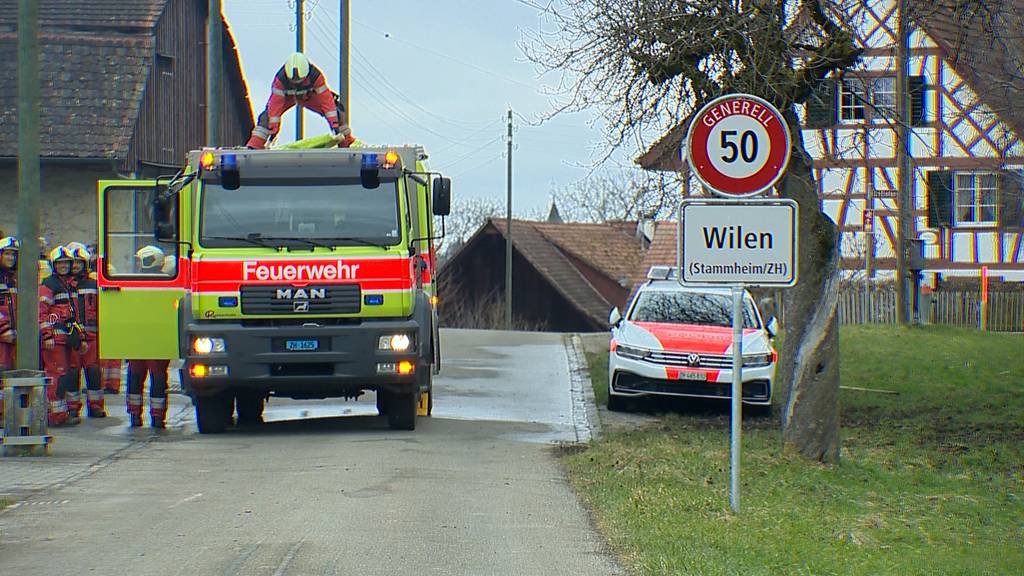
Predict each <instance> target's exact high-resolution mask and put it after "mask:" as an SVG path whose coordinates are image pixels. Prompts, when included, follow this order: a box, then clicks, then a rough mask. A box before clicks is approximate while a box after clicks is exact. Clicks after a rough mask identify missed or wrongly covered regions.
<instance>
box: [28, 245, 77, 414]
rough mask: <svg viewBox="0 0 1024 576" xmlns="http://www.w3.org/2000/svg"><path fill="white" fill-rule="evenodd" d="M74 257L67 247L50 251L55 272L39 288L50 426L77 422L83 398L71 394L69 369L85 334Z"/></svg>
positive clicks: (40, 332)
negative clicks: (74, 278) (74, 277)
mask: <svg viewBox="0 0 1024 576" xmlns="http://www.w3.org/2000/svg"><path fill="white" fill-rule="evenodd" d="M73 260H74V256H73V255H72V254H71V251H69V250H68V249H67V248H66V247H64V246H58V247H57V248H54V249H53V251H52V252H50V267H51V268H52V270H53V273H52V274H51V275H50V276H48V277H46V279H44V280H43V282H42V285H41V286H40V287H39V337H40V342H41V346H42V359H43V370H44V372H45V373H46V377H47V378H48V379H49V383H48V384H47V386H46V399H47V401H48V402H49V404H50V414H49V423H50V426H61V425H63V424H78V411H80V410H81V408H82V405H81V397H80V396H78V395H77V388H78V387H77V386H74V388H75V392H72V393H69V388H72V383H71V382H70V381H69V380H70V378H69V375H68V371H69V368H70V366H71V355H72V351H74V352H77V353H79V354H84V353H85V351H86V346H87V344H86V341H85V335H84V334H83V330H82V327H81V325H79V324H78V323H77V322H76V318H77V316H78V315H77V313H76V307H77V304H78V295H77V293H76V292H75V288H74V283H73V281H72V278H71V266H72V262H73Z"/></svg>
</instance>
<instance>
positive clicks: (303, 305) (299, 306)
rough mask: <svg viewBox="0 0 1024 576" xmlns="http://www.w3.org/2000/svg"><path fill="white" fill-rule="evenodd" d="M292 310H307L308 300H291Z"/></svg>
mask: <svg viewBox="0 0 1024 576" xmlns="http://www.w3.org/2000/svg"><path fill="white" fill-rule="evenodd" d="M292 311H293V312H309V300H302V301H299V302H292Z"/></svg>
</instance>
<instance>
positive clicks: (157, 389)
mask: <svg viewBox="0 0 1024 576" xmlns="http://www.w3.org/2000/svg"><path fill="white" fill-rule="evenodd" d="M135 265H136V270H137V271H138V272H139V273H140V274H146V275H151V276H161V275H163V274H164V273H163V270H162V269H163V266H164V251H163V250H161V249H160V248H158V247H156V246H152V245H151V246H143V247H142V248H140V249H139V251H138V252H136V253H135ZM139 337H144V335H143V334H139ZM169 367H170V361H169V360H128V394H127V398H126V400H127V401H128V415H129V417H130V420H131V426H132V427H135V428H137V427H139V426H142V388H143V386H144V385H145V383H146V376H147V375H148V376H149V417H150V425H151V426H152V427H153V428H164V426H165V424H164V421H165V418H166V417H167V368H169Z"/></svg>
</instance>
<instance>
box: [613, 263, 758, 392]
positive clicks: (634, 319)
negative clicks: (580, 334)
mask: <svg viewBox="0 0 1024 576" xmlns="http://www.w3.org/2000/svg"><path fill="white" fill-rule="evenodd" d="M647 277H648V281H647V282H646V283H645V284H643V285H642V286H641V287H640V288H639V290H638V291H637V293H636V296H635V297H634V298H633V301H632V303H631V304H630V306H629V309H628V310H627V312H626V315H625V317H623V316H622V315H621V313H620V312H619V309H618V308H615V309H613V310H612V312H611V315H610V316H609V318H608V322H609V324H611V325H612V339H611V347H610V353H609V355H608V409H609V410H613V411H624V410H627V409H628V407H629V403H628V400H629V399H630V398H636V397H641V396H686V397H695V398H721V399H728V398H729V397H730V396H731V390H732V294H731V291H730V289H729V288H691V287H684V286H682V285H680V284H679V282H678V281H677V280H676V279H675V268H669V267H654V268H651V270H650V272H648V275H647ZM776 330H777V323H776V322H775V319H774V318H771V319H769V320H768V321H767V322H766V321H765V320H764V319H762V317H761V313H760V311H759V310H758V309H757V305H756V303H755V302H754V299H753V298H752V297H751V296H750V294H749V293H747V292H745V293H744V296H743V373H742V376H743V395H742V399H743V403H744V404H748V405H754V406H760V407H762V408H760V410H762V411H764V410H768V409H769V407H770V406H771V402H772V384H773V382H774V379H775V364H776V361H777V359H778V354H777V353H776V351H775V349H774V348H773V347H772V338H774V336H775V333H776Z"/></svg>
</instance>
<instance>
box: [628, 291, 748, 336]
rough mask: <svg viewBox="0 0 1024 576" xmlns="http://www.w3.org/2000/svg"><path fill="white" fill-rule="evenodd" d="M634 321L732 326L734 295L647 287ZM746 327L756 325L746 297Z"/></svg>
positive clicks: (635, 306) (744, 322)
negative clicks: (648, 288) (650, 288)
mask: <svg viewBox="0 0 1024 576" xmlns="http://www.w3.org/2000/svg"><path fill="white" fill-rule="evenodd" d="M629 319H630V320H632V321H634V322H658V323H664V324H691V325H697V326H722V327H731V326H732V296H731V295H728V294H708V293H703V292H684V291H674V290H673V291H662V290H644V291H641V292H640V294H639V295H638V296H637V302H636V305H634V306H633V310H632V311H631V313H630V318H629ZM743 327H744V328H757V327H758V325H757V316H756V315H755V313H754V307H753V303H752V302H751V300H750V299H747V298H744V302H743Z"/></svg>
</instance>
